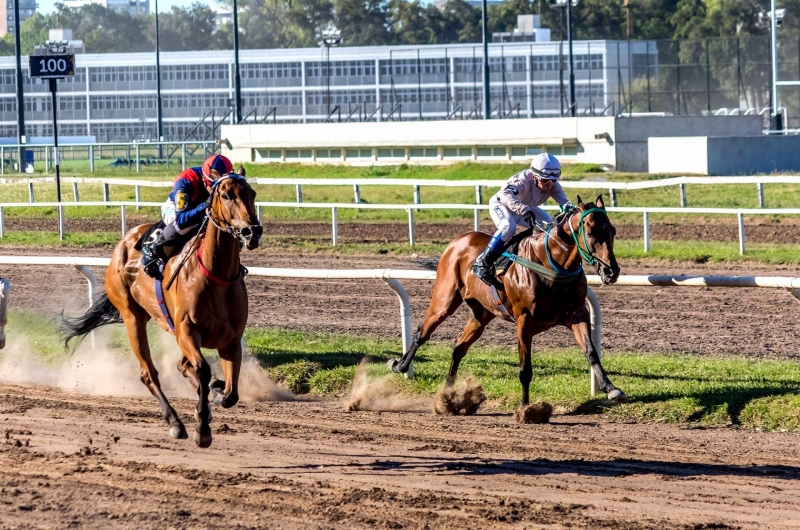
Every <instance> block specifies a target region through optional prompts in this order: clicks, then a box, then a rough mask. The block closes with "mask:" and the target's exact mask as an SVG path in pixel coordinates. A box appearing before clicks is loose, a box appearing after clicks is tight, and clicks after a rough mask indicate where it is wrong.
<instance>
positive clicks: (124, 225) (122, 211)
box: [119, 204, 128, 236]
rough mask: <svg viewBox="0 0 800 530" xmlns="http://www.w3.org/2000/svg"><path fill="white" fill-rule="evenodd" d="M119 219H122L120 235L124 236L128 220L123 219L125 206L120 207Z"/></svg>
mask: <svg viewBox="0 0 800 530" xmlns="http://www.w3.org/2000/svg"><path fill="white" fill-rule="evenodd" d="M119 208H120V217H121V218H122V235H123V236H124V235H125V234H126V233H127V232H128V220H127V218H126V217H125V205H124V204H123V205H121V206H120V207H119Z"/></svg>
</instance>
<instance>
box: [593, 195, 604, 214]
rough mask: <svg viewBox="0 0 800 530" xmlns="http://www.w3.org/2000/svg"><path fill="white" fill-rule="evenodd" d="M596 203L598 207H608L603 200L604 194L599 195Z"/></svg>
mask: <svg viewBox="0 0 800 530" xmlns="http://www.w3.org/2000/svg"><path fill="white" fill-rule="evenodd" d="M595 203H596V204H597V207H598V208H602V209H603V210H605V209H606V205H605V203H604V202H603V196H602V195H598V196H597V200H596V201H595Z"/></svg>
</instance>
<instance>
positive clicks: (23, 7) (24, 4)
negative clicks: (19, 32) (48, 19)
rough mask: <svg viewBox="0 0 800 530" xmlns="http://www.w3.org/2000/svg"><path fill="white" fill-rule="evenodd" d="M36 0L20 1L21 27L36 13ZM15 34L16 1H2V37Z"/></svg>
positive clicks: (0, 13)
mask: <svg viewBox="0 0 800 530" xmlns="http://www.w3.org/2000/svg"><path fill="white" fill-rule="evenodd" d="M36 7H37V4H36V0H19V25H20V26H22V23H23V22H25V21H26V20H28V19H29V18H31V17H32V16H33V15H34V14H35V13H36ZM6 33H14V0H4V1H0V37H4V36H5V35H6Z"/></svg>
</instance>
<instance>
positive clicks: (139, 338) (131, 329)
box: [120, 310, 189, 438]
mask: <svg viewBox="0 0 800 530" xmlns="http://www.w3.org/2000/svg"><path fill="white" fill-rule="evenodd" d="M138 313H139V314H136V312H134V311H131V310H124V311H120V314H121V315H122V319H123V321H124V322H125V329H126V330H127V332H128V340H130V343H131V347H132V348H133V352H134V353H135V354H136V358H137V359H139V366H140V371H141V380H142V383H144V385H145V386H146V387H147V389H148V390H149V391H150V393H151V394H153V396H155V398H156V400H157V401H158V405H159V407H161V414H162V416H164V419H165V420H166V421H167V423H168V424H169V434H170V436H172V437H173V438H188V437H189V436H188V435H187V434H186V428H185V427H184V426H183V422H181V420H180V418H178V414H177V413H176V412H175V409H173V408H172V405H170V404H169V401H167V397H166V396H165V395H164V392H163V391H162V390H161V383H159V381H158V371H157V370H156V367H155V366H154V365H153V358H152V357H151V355H150V344H149V342H148V341H147V329H146V326H147V321H148V320H149V319H150V317H149V316H148V315H147V313H145V312H144V311H139V312H138Z"/></svg>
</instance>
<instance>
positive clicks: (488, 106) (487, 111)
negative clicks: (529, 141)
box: [420, 0, 492, 120]
mask: <svg viewBox="0 0 800 530" xmlns="http://www.w3.org/2000/svg"><path fill="white" fill-rule="evenodd" d="M482 5H483V9H482V11H481V25H482V29H483V119H484V120H491V119H492V93H491V88H490V86H489V77H490V73H489V23H488V22H487V19H486V17H487V14H486V0H483V2H482ZM421 104H422V103H421V102H420V105H421Z"/></svg>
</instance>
